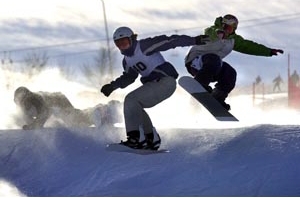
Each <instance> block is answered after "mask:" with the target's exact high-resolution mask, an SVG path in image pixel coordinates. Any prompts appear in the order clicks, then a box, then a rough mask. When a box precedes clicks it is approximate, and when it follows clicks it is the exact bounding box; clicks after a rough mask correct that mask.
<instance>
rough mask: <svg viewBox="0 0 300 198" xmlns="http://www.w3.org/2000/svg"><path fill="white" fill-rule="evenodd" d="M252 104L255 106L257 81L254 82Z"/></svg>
mask: <svg viewBox="0 0 300 198" xmlns="http://www.w3.org/2000/svg"><path fill="white" fill-rule="evenodd" d="M252 105H253V107H254V106H255V82H254V83H253V84H252Z"/></svg>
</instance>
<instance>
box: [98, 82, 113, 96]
mask: <svg viewBox="0 0 300 198" xmlns="http://www.w3.org/2000/svg"><path fill="white" fill-rule="evenodd" d="M114 90H115V88H114V86H113V85H112V84H106V85H103V87H102V88H101V92H102V93H103V94H104V95H105V96H107V97H108V96H109V95H110V94H111V92H113V91H114Z"/></svg>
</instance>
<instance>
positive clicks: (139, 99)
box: [124, 76, 176, 134]
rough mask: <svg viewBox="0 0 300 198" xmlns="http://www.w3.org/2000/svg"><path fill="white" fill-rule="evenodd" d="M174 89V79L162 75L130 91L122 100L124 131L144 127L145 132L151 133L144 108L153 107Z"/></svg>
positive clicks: (150, 123)
mask: <svg viewBox="0 0 300 198" xmlns="http://www.w3.org/2000/svg"><path fill="white" fill-rule="evenodd" d="M175 90H176V79H174V78H173V77H169V76H168V77H163V78H161V79H160V80H159V81H151V82H147V83H145V84H143V85H142V86H140V87H139V88H137V89H135V90H133V91H132V92H130V93H129V94H128V95H127V96H126V97H125V100H124V119H125V127H126V132H129V131H134V130H139V127H142V128H143V129H144V133H145V134H149V133H152V128H153V125H152V122H151V119H150V117H149V116H148V114H147V112H146V111H145V110H144V109H145V108H150V107H153V106H155V105H157V104H159V103H160V102H162V101H163V100H165V99H167V98H169V97H170V96H171V95H172V94H173V93H174V92H175Z"/></svg>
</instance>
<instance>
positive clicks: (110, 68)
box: [101, 0, 113, 77]
mask: <svg viewBox="0 0 300 198" xmlns="http://www.w3.org/2000/svg"><path fill="white" fill-rule="evenodd" d="M101 2H102V9H103V17H104V25H105V33H106V42H107V52H108V63H109V70H110V75H111V77H113V68H112V62H111V55H110V46H109V34H108V27H107V19H106V12H105V4H104V1H103V0H101Z"/></svg>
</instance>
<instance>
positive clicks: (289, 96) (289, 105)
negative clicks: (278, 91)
mask: <svg viewBox="0 0 300 198" xmlns="http://www.w3.org/2000/svg"><path fill="white" fill-rule="evenodd" d="M287 66H288V68H287V69H288V80H287V82H288V107H291V97H292V96H291V91H292V90H291V82H290V54H288V65H287Z"/></svg>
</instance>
